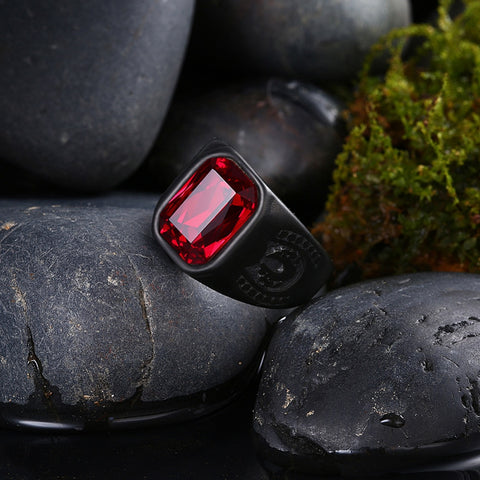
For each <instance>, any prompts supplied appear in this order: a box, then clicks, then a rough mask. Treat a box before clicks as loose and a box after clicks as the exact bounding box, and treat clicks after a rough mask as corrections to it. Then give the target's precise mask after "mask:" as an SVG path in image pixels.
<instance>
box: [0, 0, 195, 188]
mask: <svg viewBox="0 0 480 480" xmlns="http://www.w3.org/2000/svg"><path fill="white" fill-rule="evenodd" d="M193 4H194V0H175V1H172V0H168V1H162V2H158V1H154V0H146V1H143V2H131V1H128V0H127V1H118V0H107V1H102V2H97V1H95V0H78V1H77V0H75V1H69V2H63V3H62V4H61V5H59V4H58V2H55V1H52V0H40V1H36V2H33V3H32V2H29V1H26V0H19V1H16V2H1V3H0V31H1V32H2V47H1V49H2V51H1V55H0V71H1V72H2V75H1V76H0V91H1V92H2V94H1V95H0V132H1V133H0V158H2V160H6V161H9V162H11V163H12V164H15V165H20V166H22V167H24V168H26V169H28V170H29V171H31V172H34V173H35V174H37V175H39V176H41V177H44V178H47V179H48V180H50V181H52V182H55V183H56V184H59V185H62V186H66V187H68V188H76V189H87V190H99V189H107V188H109V187H111V186H113V185H116V184H118V183H119V182H120V181H121V180H123V179H125V178H126V177H127V176H128V175H130V174H131V173H132V172H133V171H134V170H135V169H136V168H137V167H138V165H139V164H140V162H141V161H142V160H143V158H144V157H145V155H146V154H147V152H148V150H149V148H150V147H151V145H152V143H153V141H154V139H155V136H156V134H157V133H158V130H159V128H160V125H161V123H162V120H163V117H164V114H165V111H166V109H167V106H168V104H169V102H170V97H171V95H172V91H173V89H174V86H175V84H176V80H177V76H178V72H179V69H180V65H181V63H182V59H183V54H184V49H185V46H186V42H187V38H188V35H189V30H190V23H191V16H192V10H193Z"/></svg>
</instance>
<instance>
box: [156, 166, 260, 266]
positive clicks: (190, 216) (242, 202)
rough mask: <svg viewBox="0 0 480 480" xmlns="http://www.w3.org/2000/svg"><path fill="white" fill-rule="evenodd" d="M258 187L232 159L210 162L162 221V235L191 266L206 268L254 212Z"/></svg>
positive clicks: (172, 203)
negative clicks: (204, 266) (205, 265)
mask: <svg viewBox="0 0 480 480" xmlns="http://www.w3.org/2000/svg"><path fill="white" fill-rule="evenodd" d="M257 201H258V190H257V187H256V185H255V183H254V182H253V181H252V180H251V179H250V178H249V177H248V176H247V174H246V173H245V172H243V170H242V169H241V168H240V167H239V166H238V165H237V164H236V163H235V162H234V161H233V160H231V159H229V158H225V157H212V158H209V159H208V160H206V161H205V162H204V163H202V165H200V167H199V168H198V169H197V170H196V171H195V172H194V173H193V175H192V176H191V177H190V178H189V179H188V180H187V181H186V182H185V183H184V184H183V185H182V186H181V187H180V188H179V189H178V191H177V192H176V193H175V194H174V195H173V196H172V198H171V199H170V200H169V201H168V203H167V204H166V205H165V207H164V208H163V210H162V211H161V212H160V216H159V226H158V228H159V233H160V235H161V236H162V237H163V238H164V239H165V240H166V241H167V242H168V244H169V245H170V246H171V247H172V248H173V249H174V250H175V251H176V252H177V253H178V255H179V256H180V258H181V259H182V260H184V261H185V262H186V263H188V264H189V265H204V264H206V263H207V262H208V261H209V260H210V259H211V258H212V257H213V256H214V255H215V254H217V253H218V252H219V251H220V250H221V249H222V248H223V247H224V246H225V245H226V244H227V243H228V242H229V241H230V240H231V239H232V238H233V237H234V236H235V234H236V233H237V232H238V231H239V230H240V229H241V228H242V227H243V226H244V225H245V223H246V222H247V221H248V219H249V218H251V216H252V215H253V213H254V212H255V208H256V207H257Z"/></svg>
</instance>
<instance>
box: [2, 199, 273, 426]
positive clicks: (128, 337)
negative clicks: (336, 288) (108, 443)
mask: <svg viewBox="0 0 480 480" xmlns="http://www.w3.org/2000/svg"><path fill="white" fill-rule="evenodd" d="M130 201H131V200H130ZM145 202H146V200H145V199H141V200H140V202H139V203H140V205H145ZM9 204H10V206H9V207H3V208H1V206H0V258H1V263H0V338H1V339H2V341H1V343H0V422H1V421H2V420H3V423H4V424H9V425H19V426H32V427H42V426H45V427H47V428H50V427H58V428H77V429H84V428H88V427H91V426H94V427H97V426H98V427H104V426H110V427H112V428H114V427H117V426H119V427H121V426H129V425H136V424H139V423H140V424H142V423H155V422H171V421H174V420H177V419H182V420H183V419H186V418H191V417H196V416H198V415H202V414H204V413H207V412H209V411H211V410H213V409H216V408H218V407H220V406H221V405H223V404H225V403H227V402H228V401H230V400H231V399H232V398H233V397H235V396H236V395H238V393H239V392H241V391H242V390H243V388H244V387H245V385H246V384H247V383H248V382H249V381H250V380H251V378H252V376H253V375H254V373H255V371H256V368H257V366H258V361H259V358H258V356H259V355H260V352H261V347H262V342H263V341H264V336H265V333H266V331H267V327H268V322H267V317H268V316H269V314H268V313H267V312H266V311H265V310H264V309H261V308H257V307H253V306H249V305H246V304H243V303H240V302H237V301H235V300H232V299H230V298H228V297H225V296H223V295H221V294H219V293H217V292H214V291H213V290H210V289H209V288H207V287H205V286H204V285H202V284H200V283H199V282H197V281H195V280H193V279H192V278H190V277H188V276H186V275H185V274H183V273H182V272H181V271H180V270H179V269H178V268H176V267H175V266H174V265H173V263H172V262H171V261H170V260H169V259H168V257H167V256H166V254H164V252H163V251H162V250H161V249H160V248H159V247H158V246H157V245H156V243H155V242H154V240H153V239H152V236H151V233H150V222H151V215H152V210H151V209H149V208H125V207H123V208H117V207H108V206H102V205H101V204H99V205H100V206H99V207H85V206H83V205H84V204H82V203H80V205H81V206H79V207H74V206H72V204H71V203H70V206H68V207H62V206H60V205H58V202H57V206H48V207H47V206H45V204H40V206H38V205H36V204H34V203H31V204H30V205H29V206H27V205H26V204H25V202H21V203H20V206H17V207H13V206H11V203H9Z"/></svg>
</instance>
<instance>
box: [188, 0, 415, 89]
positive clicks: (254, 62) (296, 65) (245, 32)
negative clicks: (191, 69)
mask: <svg viewBox="0 0 480 480" xmlns="http://www.w3.org/2000/svg"><path fill="white" fill-rule="evenodd" d="M409 23H410V3H409V1H408V0H393V1H392V0H389V1H385V0H357V1H355V2H352V1H350V0H317V1H310V2H305V1H303V0H295V1H292V0H276V1H275V2H272V1H269V0H244V1H242V2H239V1H237V0H223V1H222V2H218V1H217V0H202V1H201V2H198V4H197V14H196V17H195V24H194V29H193V34H192V42H191V46H192V53H191V61H192V62H194V61H195V60H196V61H197V64H198V65H199V67H202V66H207V67H211V66H212V65H214V66H216V67H217V68H220V69H233V70H235V71H237V72H239V74H242V73H245V72H249V73H250V74H251V73H252V71H257V72H263V73H265V74H267V75H272V74H274V75H284V76H288V77H295V78H301V79H304V80H305V79H306V80H310V81H324V80H331V79H343V80H348V81H349V80H350V79H351V78H352V77H353V76H354V75H356V74H357V73H358V71H359V69H360V68H361V65H362V63H363V60H364V58H365V56H366V54H367V53H368V51H369V49H370V47H371V46H372V45H373V44H374V43H376V42H377V41H378V40H379V39H380V37H382V36H383V35H384V34H386V33H387V32H389V31H390V30H391V29H393V28H396V27H403V26H406V25H408V24H409ZM220 71H221V70H220Z"/></svg>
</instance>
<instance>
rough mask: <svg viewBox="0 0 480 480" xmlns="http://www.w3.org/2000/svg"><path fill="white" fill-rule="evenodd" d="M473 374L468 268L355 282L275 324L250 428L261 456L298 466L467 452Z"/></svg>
mask: <svg viewBox="0 0 480 480" xmlns="http://www.w3.org/2000/svg"><path fill="white" fill-rule="evenodd" d="M479 375H480V275H473V274H451V273H425V274H416V275H411V276H399V277H391V278H386V279H383V280H376V281H370V282H365V283H359V284H356V285H353V286H351V287H345V288H343V289H338V290H336V291H332V292H331V293H329V294H328V295H326V296H325V297H323V298H321V299H319V300H317V301H316V302H314V303H312V304H311V305H309V306H307V307H306V308H305V309H304V310H303V311H302V310H300V311H297V312H296V313H295V314H293V315H291V316H290V317H288V318H287V320H285V321H284V322H283V323H282V324H281V325H279V327H278V330H277V331H276V333H275V334H274V337H273V339H272V342H271V344H270V346H269V348H268V352H267V358H266V362H265V369H264V372H263V375H262V380H261V385H260V388H259V393H258V398H257V405H256V411H255V421H254V427H255V430H256V432H257V434H258V436H259V438H260V439H261V440H260V443H261V445H262V449H263V453H264V455H266V457H267V458H269V459H270V460H271V461H273V462H274V463H278V464H281V465H289V466H290V467H292V466H293V467H294V468H296V469H298V470H304V471H313V472H317V473H318V472H320V473H338V472H340V473H342V474H357V475H358V474H360V473H365V472H368V473H379V472H381V471H391V470H398V469H402V468H406V467H415V466H417V467H418V465H420V464H425V463H427V462H429V461H434V460H436V461H444V460H446V459H448V458H449V457H450V458H452V457H454V456H455V455H459V454H460V453H462V452H469V451H472V450H476V451H478V445H479V432H480V407H479V404H480V388H479ZM478 461H479V459H478V458H477V464H476V468H478Z"/></svg>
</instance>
